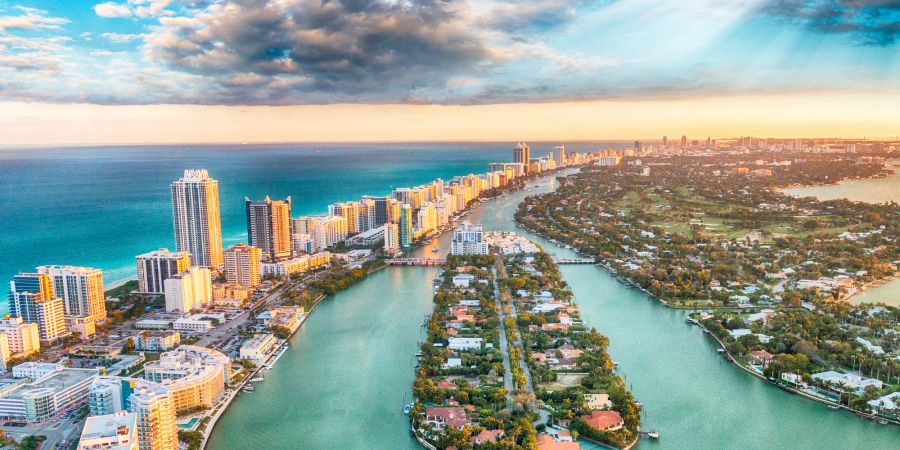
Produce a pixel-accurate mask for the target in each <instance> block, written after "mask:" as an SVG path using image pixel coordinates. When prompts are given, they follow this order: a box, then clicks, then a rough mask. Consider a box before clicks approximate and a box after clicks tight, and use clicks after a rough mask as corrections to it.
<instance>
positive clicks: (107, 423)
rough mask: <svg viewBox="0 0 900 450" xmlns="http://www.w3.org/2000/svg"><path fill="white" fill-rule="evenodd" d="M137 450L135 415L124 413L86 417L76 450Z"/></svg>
mask: <svg viewBox="0 0 900 450" xmlns="http://www.w3.org/2000/svg"><path fill="white" fill-rule="evenodd" d="M138 449H139V446H138V432H137V415H136V414H133V413H129V412H126V411H119V412H116V413H114V414H107V415H103V416H91V417H88V418H87V420H86V421H85V422H84V428H83V429H82V430H81V438H80V439H79V441H78V450H138Z"/></svg>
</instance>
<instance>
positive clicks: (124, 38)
mask: <svg viewBox="0 0 900 450" xmlns="http://www.w3.org/2000/svg"><path fill="white" fill-rule="evenodd" d="M100 37H102V38H104V39H106V40H108V41H110V42H115V43H117V44H121V43H125V42H131V41H134V40H138V39H141V38H142V37H144V35H142V34H121V33H102V34H100Z"/></svg>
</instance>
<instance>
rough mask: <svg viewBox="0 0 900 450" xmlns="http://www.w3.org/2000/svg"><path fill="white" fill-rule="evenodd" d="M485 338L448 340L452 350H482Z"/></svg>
mask: <svg viewBox="0 0 900 450" xmlns="http://www.w3.org/2000/svg"><path fill="white" fill-rule="evenodd" d="M483 341H484V339H483V338H480V337H477V338H456V337H452V338H450V339H448V340H447V348H449V349H450V350H481V344H482V342H483Z"/></svg>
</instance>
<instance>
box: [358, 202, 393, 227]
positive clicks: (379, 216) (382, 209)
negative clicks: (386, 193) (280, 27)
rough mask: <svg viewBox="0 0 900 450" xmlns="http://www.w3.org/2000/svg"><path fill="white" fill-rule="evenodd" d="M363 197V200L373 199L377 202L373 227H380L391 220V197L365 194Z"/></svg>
mask: <svg viewBox="0 0 900 450" xmlns="http://www.w3.org/2000/svg"><path fill="white" fill-rule="evenodd" d="M362 199H363V201H366V200H371V201H373V202H375V222H374V223H373V224H372V227H373V228H375V227H380V226H382V225H384V224H385V223H388V222H390V221H391V210H390V206H391V198H390V197H379V196H372V195H363V197H362Z"/></svg>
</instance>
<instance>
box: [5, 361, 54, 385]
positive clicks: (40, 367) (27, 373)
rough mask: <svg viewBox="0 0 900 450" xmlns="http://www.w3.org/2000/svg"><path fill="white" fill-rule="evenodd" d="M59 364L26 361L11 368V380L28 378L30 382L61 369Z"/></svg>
mask: <svg viewBox="0 0 900 450" xmlns="http://www.w3.org/2000/svg"><path fill="white" fill-rule="evenodd" d="M63 368H64V366H63V365H62V364H60V363H42V362H35V361H27V362H23V363H22V364H19V365H17V366H14V367H13V370H12V376H13V378H29V379H31V380H32V381H34V380H37V379H38V378H43V377H45V376H47V375H50V374H51V373H53V372H56V371H57V370H60V369H63Z"/></svg>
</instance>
